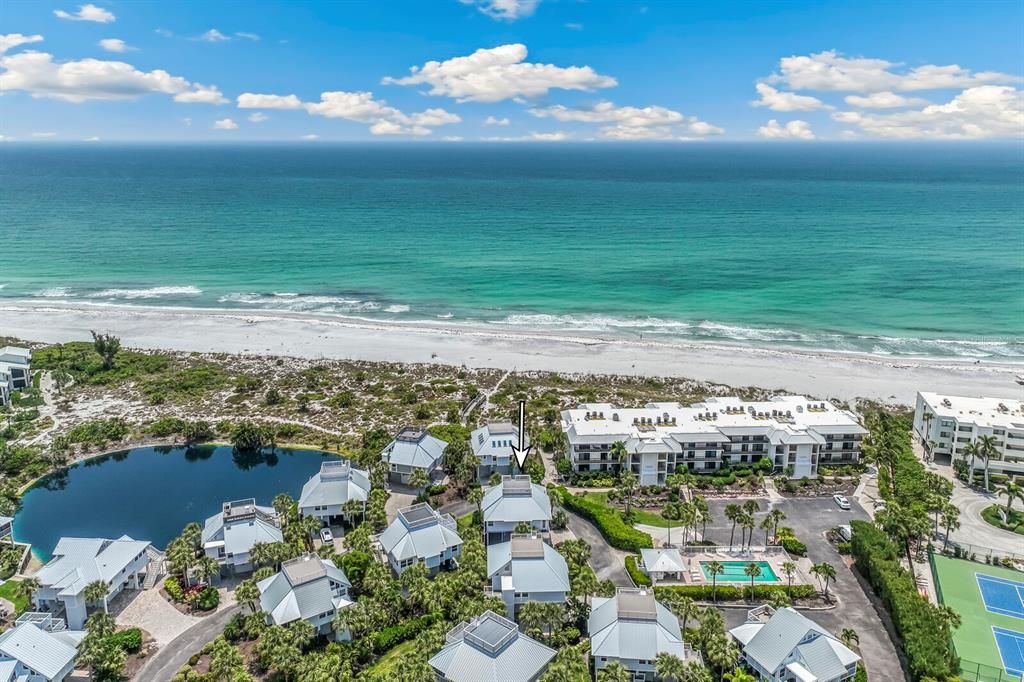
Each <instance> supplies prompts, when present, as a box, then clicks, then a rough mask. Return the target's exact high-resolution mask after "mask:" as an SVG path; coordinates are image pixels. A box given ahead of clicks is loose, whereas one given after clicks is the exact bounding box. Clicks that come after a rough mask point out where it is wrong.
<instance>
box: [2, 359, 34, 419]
mask: <svg viewBox="0 0 1024 682" xmlns="http://www.w3.org/2000/svg"><path fill="white" fill-rule="evenodd" d="M31 362H32V351H30V350H29V349H28V348H18V347H17V346H5V347H3V348H0V407H2V406H4V405H7V404H8V403H9V402H11V395H12V394H13V393H14V392H15V391H17V390H20V389H23V388H28V387H29V386H31V385H32V367H31Z"/></svg>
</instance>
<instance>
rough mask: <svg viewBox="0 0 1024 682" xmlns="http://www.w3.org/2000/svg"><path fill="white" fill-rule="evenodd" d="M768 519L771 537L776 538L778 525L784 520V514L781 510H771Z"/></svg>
mask: <svg viewBox="0 0 1024 682" xmlns="http://www.w3.org/2000/svg"><path fill="white" fill-rule="evenodd" d="M768 517H769V518H770V519H771V520H772V535H774V536H775V537H778V536H779V524H780V523H782V522H783V521H785V520H786V512H784V511H782V510H781V509H772V510H771V511H770V512H768Z"/></svg>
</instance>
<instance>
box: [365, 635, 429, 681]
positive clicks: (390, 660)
mask: <svg viewBox="0 0 1024 682" xmlns="http://www.w3.org/2000/svg"><path fill="white" fill-rule="evenodd" d="M415 646H416V639H415V638H413V639H410V640H407V641H405V642H402V643H401V644H399V645H398V646H396V647H394V648H393V649H391V650H390V651H388V652H387V653H386V654H384V655H383V656H381V657H380V658H378V659H377V662H376V663H374V664H373V665H372V666H370V667H369V668H367V669H366V672H365V673H364V674H366V675H367V676H372V675H381V676H386V675H390V674H392V673H394V671H395V666H396V665H398V660H399V659H400V658H401V657H402V656H405V655H406V654H408V653H411V652H412V651H413V649H414V648H415Z"/></svg>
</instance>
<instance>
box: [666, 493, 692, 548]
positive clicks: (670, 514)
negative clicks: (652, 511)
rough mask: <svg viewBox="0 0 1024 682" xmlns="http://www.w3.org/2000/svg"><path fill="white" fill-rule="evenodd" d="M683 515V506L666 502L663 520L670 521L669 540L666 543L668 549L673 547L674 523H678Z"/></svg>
mask: <svg viewBox="0 0 1024 682" xmlns="http://www.w3.org/2000/svg"><path fill="white" fill-rule="evenodd" d="M682 515H683V510H682V505H680V504H679V503H678V502H666V503H665V506H664V507H662V509H661V518H663V519H665V520H666V521H668V539H667V540H666V541H665V546H666V547H671V546H672V522H673V521H678V520H679V519H680V517H682ZM683 545H684V546H685V545H686V540H685V538H684V539H683Z"/></svg>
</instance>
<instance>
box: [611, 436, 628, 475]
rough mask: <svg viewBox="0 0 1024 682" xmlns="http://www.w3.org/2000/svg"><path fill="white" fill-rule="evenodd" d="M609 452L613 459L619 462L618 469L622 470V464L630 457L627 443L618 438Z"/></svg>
mask: <svg viewBox="0 0 1024 682" xmlns="http://www.w3.org/2000/svg"><path fill="white" fill-rule="evenodd" d="M608 454H609V455H611V457H612V459H614V460H615V462H616V463H617V464H618V469H617V470H618V471H622V465H623V464H624V463H625V461H626V460H627V459H628V458H629V450H627V449H626V444H625V443H623V442H622V441H621V440H617V441H615V442H614V443H612V446H611V447H610V448H609V449H608Z"/></svg>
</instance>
